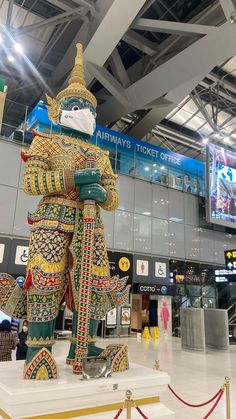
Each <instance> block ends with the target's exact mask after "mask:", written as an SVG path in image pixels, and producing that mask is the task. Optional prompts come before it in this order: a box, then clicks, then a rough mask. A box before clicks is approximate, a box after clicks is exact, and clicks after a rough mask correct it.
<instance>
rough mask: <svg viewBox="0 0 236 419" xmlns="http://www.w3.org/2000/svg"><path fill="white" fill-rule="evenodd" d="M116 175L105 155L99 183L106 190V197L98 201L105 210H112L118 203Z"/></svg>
mask: <svg viewBox="0 0 236 419" xmlns="http://www.w3.org/2000/svg"><path fill="white" fill-rule="evenodd" d="M116 179H117V175H115V174H114V172H113V170H112V167H111V163H110V160H109V157H108V156H107V155H106V156H105V161H104V168H103V172H102V179H101V185H102V186H103V188H104V189H105V190H106V192H107V199H106V201H105V202H103V203H100V204H99V205H100V207H101V208H103V209H104V210H106V211H114V210H115V209H116V208H117V207H118V205H119V197H118V192H117V189H116Z"/></svg>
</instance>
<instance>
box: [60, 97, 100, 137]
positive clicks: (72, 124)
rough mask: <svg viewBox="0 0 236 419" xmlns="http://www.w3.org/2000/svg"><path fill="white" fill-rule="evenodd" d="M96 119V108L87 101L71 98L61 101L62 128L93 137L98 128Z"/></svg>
mask: <svg viewBox="0 0 236 419" xmlns="http://www.w3.org/2000/svg"><path fill="white" fill-rule="evenodd" d="M95 118H96V111H95V108H94V107H93V106H92V105H91V104H90V103H89V102H88V101H87V100H85V99H79V98H76V97H70V98H66V99H63V100H62V101H61V111H60V119H59V123H60V125H61V126H63V127H65V128H70V129H73V130H75V131H78V132H82V133H84V134H88V135H92V134H93V132H94V130H95V127H96V120H95Z"/></svg>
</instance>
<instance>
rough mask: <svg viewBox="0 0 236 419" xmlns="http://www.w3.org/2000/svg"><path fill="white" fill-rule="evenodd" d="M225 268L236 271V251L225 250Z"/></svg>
mask: <svg viewBox="0 0 236 419" xmlns="http://www.w3.org/2000/svg"><path fill="white" fill-rule="evenodd" d="M225 266H226V268H227V269H229V270H233V269H236V249H233V250H225Z"/></svg>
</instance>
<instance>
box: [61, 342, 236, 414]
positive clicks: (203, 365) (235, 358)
mask: <svg viewBox="0 0 236 419" xmlns="http://www.w3.org/2000/svg"><path fill="white" fill-rule="evenodd" d="M113 342H121V339H116V340H115V339H105V340H100V342H99V345H100V346H102V347H105V346H106V345H107V344H110V343H113ZM122 342H123V343H127V344H128V346H129V354H130V355H129V357H130V361H132V362H134V363H137V364H141V365H145V366H149V367H150V368H153V366H154V363H155V360H159V361H160V366H161V369H162V370H164V371H167V372H168V373H169V375H170V376H171V385H172V386H173V388H174V389H175V390H176V392H177V393H178V394H179V395H180V396H181V397H182V398H183V399H186V400H187V401H188V402H190V403H201V402H204V401H206V400H208V399H209V398H210V397H211V396H212V395H214V394H215V393H216V392H217V391H218V389H219V388H220V387H221V385H222V384H223V382H224V377H225V376H226V375H228V376H229V377H231V379H232V385H231V404H232V406H231V410H232V413H231V415H232V416H231V419H235V418H236V398H235V392H236V382H235V379H236V347H231V348H230V350H229V351H207V352H206V353H201V352H190V351H182V350H181V345H180V339H178V338H168V337H165V336H163V337H162V338H161V339H160V341H153V340H142V341H140V342H139V341H137V339H136V337H131V338H125V339H122ZM68 347H69V342H68V341H58V342H57V343H56V345H54V355H55V356H62V355H65V356H66V354H67V351H68ZM161 400H162V402H163V403H164V404H165V405H166V406H167V407H169V408H170V409H171V410H173V411H174V412H175V413H176V419H202V418H203V417H204V415H205V414H206V413H207V412H208V410H209V409H210V407H208V406H206V407H204V408H200V409H190V408H189V407H186V406H183V405H181V404H180V402H179V401H177V400H176V399H175V398H174V396H172V394H171V393H170V392H169V391H167V392H166V393H164V394H163V395H162V396H161ZM210 406H211V405H210ZM210 419H226V413H225V396H223V399H222V401H221V402H220V405H219V406H218V407H217V409H216V411H215V413H213V414H212V415H211V416H210Z"/></svg>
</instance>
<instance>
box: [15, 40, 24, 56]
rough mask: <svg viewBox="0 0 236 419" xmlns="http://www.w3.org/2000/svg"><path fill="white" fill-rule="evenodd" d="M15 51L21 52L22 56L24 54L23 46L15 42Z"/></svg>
mask: <svg viewBox="0 0 236 419" xmlns="http://www.w3.org/2000/svg"><path fill="white" fill-rule="evenodd" d="M14 50H15V51H16V52H19V53H20V54H21V53H22V52H23V48H22V46H21V45H20V44H18V42H15V43H14Z"/></svg>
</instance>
